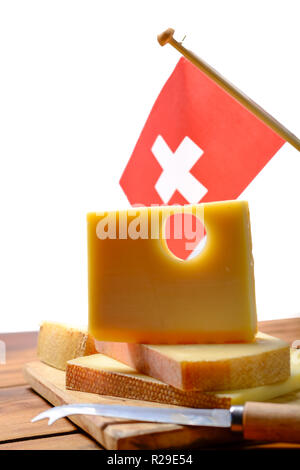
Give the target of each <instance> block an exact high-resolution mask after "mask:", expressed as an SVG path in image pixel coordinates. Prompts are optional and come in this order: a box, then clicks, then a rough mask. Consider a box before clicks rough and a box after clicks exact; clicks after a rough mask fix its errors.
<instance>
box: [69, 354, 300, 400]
mask: <svg viewBox="0 0 300 470" xmlns="http://www.w3.org/2000/svg"><path fill="white" fill-rule="evenodd" d="M66 387H67V388H68V389H70V390H78V391H80V392H88V393H97V394H99V395H109V396H114V397H122V398H128V399H134V400H145V401H155V402H159V403H166V404H170V405H179V406H188V407H191V408H201V407H202V408H229V407H230V406H231V405H243V404H244V403H246V402H247V401H267V400H272V399H274V398H276V397H280V396H283V395H288V394H289V393H292V392H294V391H296V390H300V352H299V351H298V352H297V351H291V375H290V377H289V378H288V379H286V380H283V381H281V382H278V383H276V384H271V385H264V386H262V387H254V388H245V389H241V390H232V391H227V392H225V391H223V392H197V391H190V392H184V391H182V390H178V389H176V388H174V387H172V386H169V385H166V384H164V383H163V382H160V381H159V380H156V379H153V378H151V377H148V376H146V375H143V374H141V373H139V372H137V371H135V370H134V369H132V368H130V367H128V366H126V365H124V364H122V363H121V362H118V361H115V360H114V359H111V358H109V357H107V356H104V355H103V354H95V355H93V356H88V357H81V358H78V359H73V360H72V361H69V362H68V363H67V371H66Z"/></svg>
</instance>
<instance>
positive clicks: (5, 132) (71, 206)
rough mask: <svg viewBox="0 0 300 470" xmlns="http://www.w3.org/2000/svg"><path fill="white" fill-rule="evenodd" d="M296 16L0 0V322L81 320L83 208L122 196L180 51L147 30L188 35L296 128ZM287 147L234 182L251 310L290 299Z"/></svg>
mask: <svg viewBox="0 0 300 470" xmlns="http://www.w3.org/2000/svg"><path fill="white" fill-rule="evenodd" d="M299 15H300V3H299V1H298V0H295V1H292V0H284V1H283V0H281V1H276V0H270V1H267V0H251V1H250V0H247V1H243V2H241V1H239V0H236V1H233V0H227V1H226V2H224V1H222V0H220V1H217V0H210V1H199V0H196V1H191V0H190V1H189V0H185V1H182V0H181V1H175V0H159V1H156V0H151V1H145V0H139V1H133V0H126V1H122V0H119V1H116V0H110V1H107V2H104V1H100V0H98V1H88V0H82V1H76V0H70V1H66V0H49V1H45V0H37V1H28V0H21V1H15V0H8V1H3V0H2V1H0V158H1V168H0V201H1V219H0V220H1V228H0V237H1V240H0V286H1V287H0V331H1V332H4V331H16V330H31V329H37V327H38V324H39V323H40V321H41V320H43V319H53V320H54V319H56V320H57V319H58V320H63V321H66V322H70V323H75V324H80V323H86V321H87V276H86V271H87V267H86V225H85V213H86V212H87V211H93V210H94V211H95V210H101V209H109V208H118V207H120V206H122V207H126V206H127V205H128V203H127V200H126V198H125V196H124V195H123V193H122V191H121V189H120V187H119V185H118V181H119V178H120V176H121V173H122V171H123V169H124V167H125V165H126V162H127V160H128V158H129V157H130V154H131V152H132V150H133V147H134V145H135V143H136V140H137V138H138V136H139V133H140V131H141V129H142V127H143V124H144V122H145V120H146V118H147V115H148V113H149V111H150V109H151V106H152V105H153V103H154V100H155V99H156V97H157V95H158V93H159V91H160V89H161V87H162V86H163V84H164V82H165V81H166V79H167V77H168V76H169V74H170V73H171V72H172V70H173V68H174V66H175V64H176V62H177V60H178V59H179V55H178V53H177V52H176V51H175V50H173V49H172V48H171V47H169V46H166V47H165V48H161V47H160V46H159V45H158V44H157V42H156V34H157V33H159V32H161V31H162V30H164V29H165V28H167V27H169V26H172V27H174V28H175V30H176V32H177V38H178V39H181V38H182V36H183V35H184V34H187V39H186V45H187V47H189V48H191V49H193V50H194V51H195V52H196V53H197V54H198V55H200V56H202V57H203V58H204V59H205V60H206V61H208V62H209V63H210V64H211V65H213V66H214V67H215V68H217V70H219V71H220V72H221V73H223V75H225V76H226V77H227V78H228V79H230V80H231V81H232V82H233V83H235V84H236V85H237V86H239V87H240V88H241V89H242V90H243V91H244V92H246V93H247V94H248V95H250V96H251V97H252V98H253V99H254V100H255V101H257V102H258V103H259V104H260V105H262V106H263V107H264V108H265V109H266V110H268V111H269V112H270V113H271V114H273V115H274V116H275V117H276V118H277V119H278V120H280V121H281V122H282V123H284V124H285V125H286V126H287V127H288V128H289V129H290V130H291V131H293V132H294V133H295V134H296V135H297V134H298V135H300V119H299V105H300V93H299V82H300V66H299V42H300V29H299ZM288 153H289V152H288ZM296 153H297V152H295V153H294V154H293V153H290V154H287V155H285V156H284V157H282V156H276V157H275V158H274V159H273V161H271V163H270V167H269V170H270V171H268V174H267V173H266V172H265V175H267V176H264V175H263V173H262V174H261V175H260V176H259V177H258V178H257V181H255V182H254V183H253V185H255V187H254V186H253V188H255V190H254V189H250V187H249V191H248V192H247V190H246V192H245V194H244V195H243V196H245V197H249V200H250V208H251V217H252V226H253V244H254V257H255V269H256V271H255V272H256V285H257V304H258V315H259V319H272V318H281V317H289V316H299V312H300V293H299V286H300V243H299V240H300V223H299V212H300V211H299V207H300V205H299V202H300V185H299V180H300V154H299V153H297V155H296ZM266 170H267V169H266Z"/></svg>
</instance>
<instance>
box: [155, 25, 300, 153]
mask: <svg viewBox="0 0 300 470" xmlns="http://www.w3.org/2000/svg"><path fill="white" fill-rule="evenodd" d="M173 35H174V29H172V28H169V29H167V30H166V31H164V32H163V33H161V34H159V35H158V36H157V40H158V42H159V44H160V45H161V46H164V45H165V44H171V46H173V47H174V48H175V49H177V50H178V51H179V52H180V53H181V54H182V55H183V56H184V57H186V58H187V59H188V60H190V61H191V62H192V63H193V64H194V65H196V67H198V68H199V69H200V70H202V72H204V73H205V74H206V75H207V76H208V77H209V78H211V79H212V80H213V81H214V82H216V83H217V84H218V85H219V86H220V87H221V88H223V89H224V90H225V91H227V93H229V94H230V95H231V96H232V97H233V98H235V99H236V100H237V101H239V102H240V103H241V104H242V105H243V106H244V107H245V108H247V109H248V110H249V111H251V112H252V113H253V114H254V115H255V116H256V117H258V118H259V119H261V120H262V121H263V122H264V123H265V124H267V125H268V126H269V127H271V129H273V130H274V131H275V132H276V133H277V134H279V135H280V136H281V137H282V138H283V139H284V140H286V141H287V142H289V143H290V144H291V145H293V147H295V148H296V149H297V150H298V151H300V140H299V139H298V137H296V136H295V135H294V134H293V133H292V132H290V131H289V130H288V129H287V128H286V127H284V126H283V125H282V124H280V122H278V121H277V120H276V119H275V118H273V117H272V116H271V115H270V114H269V113H267V112H266V111H265V110H264V109H262V108H261V107H260V106H259V105H258V104H256V103H255V102H254V101H252V100H251V99H250V98H249V97H248V96H247V95H245V94H244V93H243V92H242V91H240V90H239V89H238V88H237V87H235V86H234V85H233V84H232V83H230V82H229V81H228V80H226V78H224V77H222V75H220V74H219V72H217V71H216V70H215V69H214V68H213V67H211V66H210V65H208V64H207V63H206V62H204V60H202V59H200V58H199V57H198V56H197V55H196V54H194V53H193V52H192V51H189V50H188V49H186V48H185V47H184V46H183V45H182V43H181V42H178V41H176V39H174V37H173Z"/></svg>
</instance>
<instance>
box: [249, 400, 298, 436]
mask: <svg viewBox="0 0 300 470" xmlns="http://www.w3.org/2000/svg"><path fill="white" fill-rule="evenodd" d="M243 434H244V438H245V439H251V440H258V441H273V442H299V443H300V405H282V404H277V403H255V402H247V403H246V404H245V406H244V413H243Z"/></svg>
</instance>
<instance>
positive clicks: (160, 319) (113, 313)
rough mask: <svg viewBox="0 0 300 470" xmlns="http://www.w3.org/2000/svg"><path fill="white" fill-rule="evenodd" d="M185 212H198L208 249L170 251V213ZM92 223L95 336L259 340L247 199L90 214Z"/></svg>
mask: <svg viewBox="0 0 300 470" xmlns="http://www.w3.org/2000/svg"><path fill="white" fill-rule="evenodd" d="M182 213H184V214H185V215H187V216H188V215H189V214H190V216H191V217H193V216H194V217H197V218H198V219H199V220H200V221H201V224H202V225H203V224H204V226H205V229H206V237H207V238H206V243H205V246H204V249H203V251H202V252H201V253H200V254H199V255H198V256H196V257H194V258H192V259H188V260H186V261H182V260H180V259H178V258H176V257H175V256H174V255H173V254H172V253H171V252H170V251H169V250H168V247H167V243H166V237H167V236H168V233H166V232H165V227H166V223H167V221H168V220H169V217H170V216H172V215H174V214H182ZM179 219H180V217H179ZM87 222H88V272H89V332H90V333H91V334H92V335H93V336H94V337H95V338H96V339H98V340H103V341H120V342H134V343H147V344H176V343H181V344H190V343H191V344H193V343H226V342H249V341H253V339H254V336H255V333H256V331H257V319H256V303H255V289H254V273H253V259H252V245H251V232H250V219H249V210H248V204H247V202H245V201H226V202H214V203H207V204H199V205H194V206H193V205H191V206H177V207H174V206H168V207H167V206H164V207H151V208H139V209H131V210H128V211H116V212H109V213H102V214H97V213H90V214H88V216H87ZM177 229H178V232H176V233H177V236H178V237H179V238H180V236H181V234H180V227H177V228H176V230H177ZM184 230H185V229H184ZM182 233H183V231H182Z"/></svg>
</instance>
